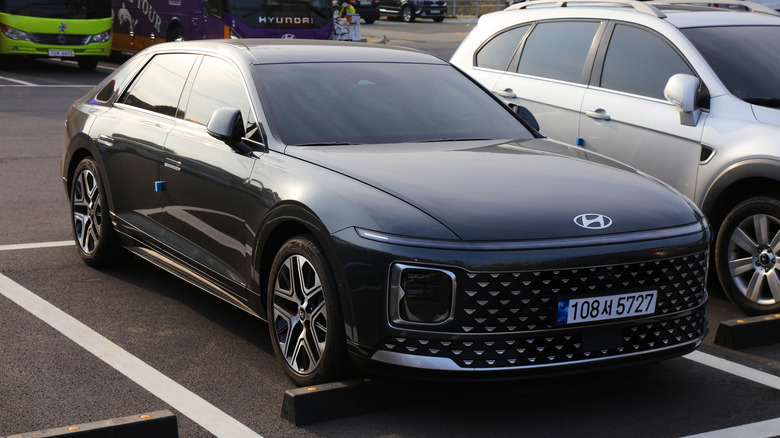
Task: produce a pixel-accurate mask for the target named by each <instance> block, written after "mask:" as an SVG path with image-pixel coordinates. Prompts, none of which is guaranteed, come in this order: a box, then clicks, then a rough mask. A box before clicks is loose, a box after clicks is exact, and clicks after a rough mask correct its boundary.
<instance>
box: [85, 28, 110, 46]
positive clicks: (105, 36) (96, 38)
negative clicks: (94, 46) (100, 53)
mask: <svg viewBox="0 0 780 438" xmlns="http://www.w3.org/2000/svg"><path fill="white" fill-rule="evenodd" d="M109 41H111V29H109V30H107V31H105V32H101V33H99V34H96V35H92V36H91V37H90V42H91V43H107V42H109Z"/></svg>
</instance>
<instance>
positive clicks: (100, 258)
mask: <svg viewBox="0 0 780 438" xmlns="http://www.w3.org/2000/svg"><path fill="white" fill-rule="evenodd" d="M70 212H71V217H72V218H73V222H72V223H73V235H74V238H75V240H76V248H77V249H78V251H79V254H80V255H81V258H82V259H84V261H85V262H86V263H87V264H88V265H90V266H109V265H112V264H115V263H117V262H119V261H121V259H122V256H123V254H122V253H123V251H124V250H123V249H122V248H121V247H120V246H119V240H118V238H117V236H116V234H115V232H114V227H113V225H112V224H111V218H110V217H109V216H110V215H109V212H108V203H107V202H106V197H105V190H104V189H103V182H102V181H101V179H100V171H99V170H98V167H97V164H96V163H95V161H94V160H92V158H85V159H83V160H81V162H80V163H79V165H78V166H77V167H76V172H75V173H74V174H73V184H72V185H71V189H70Z"/></svg>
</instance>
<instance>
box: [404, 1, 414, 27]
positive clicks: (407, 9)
mask: <svg viewBox="0 0 780 438" xmlns="http://www.w3.org/2000/svg"><path fill="white" fill-rule="evenodd" d="M401 18H402V19H403V20H404V21H405V22H406V23H411V22H413V21H414V18H415V17H414V9H412V7H411V6H409V5H404V7H403V8H401Z"/></svg>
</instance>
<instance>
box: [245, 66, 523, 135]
mask: <svg viewBox="0 0 780 438" xmlns="http://www.w3.org/2000/svg"><path fill="white" fill-rule="evenodd" d="M254 73H255V79H256V81H257V84H258V89H259V90H260V94H261V99H262V100H263V105H264V106H267V107H268V108H273V117H274V120H272V121H270V122H271V123H272V124H273V125H274V126H275V128H276V129H275V131H276V133H277V134H278V135H279V137H280V139H281V140H282V141H283V142H284V143H286V144H288V145H323V144H329V145H330V144H332V145H339V144H377V143H407V142H419V141H457V140H485V139H527V138H531V137H532V135H531V133H530V132H529V131H528V130H526V129H525V127H524V126H523V125H522V124H521V123H520V122H519V121H518V120H517V119H516V118H515V117H514V115H513V114H512V113H511V111H509V110H507V109H506V108H505V107H502V106H501V105H500V104H499V103H498V102H497V101H496V100H495V99H494V98H493V97H492V96H491V95H490V94H489V93H487V92H486V91H484V90H483V89H481V88H480V87H478V86H477V85H476V84H474V83H473V82H472V81H470V80H469V79H468V78H467V77H466V76H464V75H463V74H462V73H460V72H458V71H457V70H456V69H454V68H452V67H451V66H449V65H441V64H438V65H433V64H404V63H359V62H358V63H349V62H344V63H309V64H296V65H289V64H286V65H258V66H255V70H254ZM410 78H411V79H410Z"/></svg>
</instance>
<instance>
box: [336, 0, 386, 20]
mask: <svg viewBox="0 0 780 438" xmlns="http://www.w3.org/2000/svg"><path fill="white" fill-rule="evenodd" d="M344 1H348V2H349V4H351V5H352V7H353V8H355V13H356V14H358V15H360V18H362V19H363V21H365V22H366V24H373V23H374V22H375V21H376V20H379V17H380V14H379V0H333V12H334V13H336V14H338V13H339V12H341V6H342V4H343V3H344Z"/></svg>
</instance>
